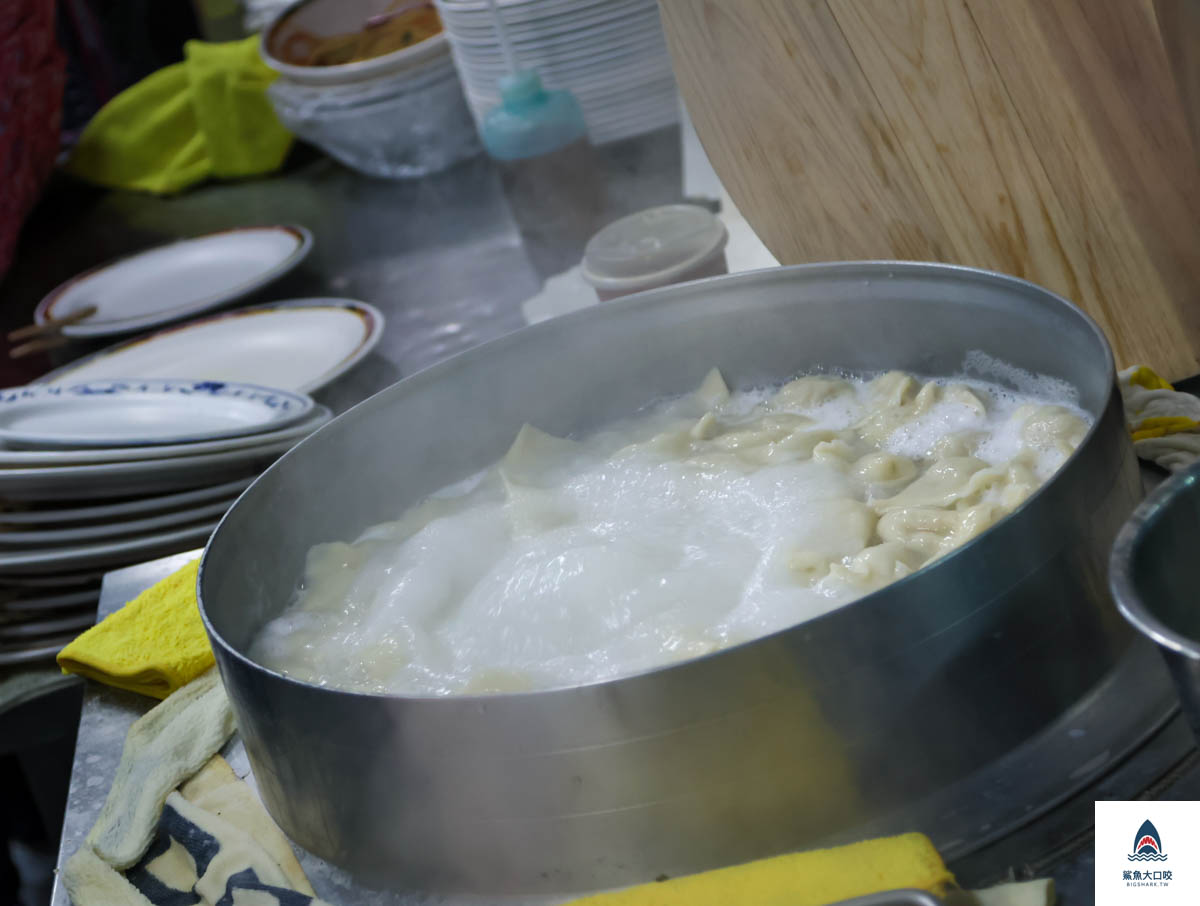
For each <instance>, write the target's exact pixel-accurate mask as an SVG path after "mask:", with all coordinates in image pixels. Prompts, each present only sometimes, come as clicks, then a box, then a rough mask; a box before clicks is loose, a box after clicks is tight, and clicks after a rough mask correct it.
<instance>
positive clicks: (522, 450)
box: [499, 425, 580, 485]
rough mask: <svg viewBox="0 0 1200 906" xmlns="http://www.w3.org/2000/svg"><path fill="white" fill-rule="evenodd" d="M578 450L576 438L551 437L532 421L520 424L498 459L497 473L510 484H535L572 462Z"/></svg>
mask: <svg viewBox="0 0 1200 906" xmlns="http://www.w3.org/2000/svg"><path fill="white" fill-rule="evenodd" d="M579 452H580V445H579V444H578V443H577V442H576V441H573V440H568V439H567V438H565V437H555V436H554V435H553V434H547V433H546V432H545V431H540V430H538V429H537V428H535V427H533V425H522V426H521V430H520V431H518V432H517V439H516V440H514V441H513V444H512V446H511V447H509V448H508V452H507V453H505V454H504V458H503V459H502V460H500V466H499V469H500V474H501V476H503V478H504V480H505V481H507V482H511V483H513V484H529V485H538V484H540V483H543V482H545V481H547V480H548V479H549V478H550V477H551V475H552V474H554V473H557V472H558V471H560V470H562V469H565V468H566V467H567V466H569V465H570V464H571V463H572V462H574V461H575V459H576V457H578V455H579Z"/></svg>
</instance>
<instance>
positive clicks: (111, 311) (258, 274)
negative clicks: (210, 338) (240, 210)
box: [33, 226, 312, 337]
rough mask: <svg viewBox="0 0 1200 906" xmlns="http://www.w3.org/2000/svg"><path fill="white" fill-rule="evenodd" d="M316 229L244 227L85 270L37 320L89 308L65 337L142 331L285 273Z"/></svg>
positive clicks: (53, 295) (41, 306) (53, 296)
mask: <svg viewBox="0 0 1200 906" xmlns="http://www.w3.org/2000/svg"><path fill="white" fill-rule="evenodd" d="M311 248H312V234H311V233H310V232H309V231H308V230H306V229H305V228H304V227H302V226H261V227H241V228H238V229H232V230H222V231H221V232H219V233H209V234H208V235H207V236H198V237H196V238H195V239H183V240H180V241H178V242H171V243H168V244H167V245H160V246H157V247H156V248H152V249H147V250H146V251H144V252H138V253H137V254H134V255H130V256H128V257H126V258H118V259H117V260H116V261H110V262H108V263H107V264H102V265H100V266H99V267H95V268H92V269H91V270H89V271H84V272H83V273H82V274H79V275H78V276H75V277H72V278H71V279H70V280H68V281H67V282H66V283H63V284H61V285H60V286H58V287H57V288H55V289H53V290H51V292H50V294H49V295H47V296H46V297H45V298H44V299H42V301H41V302H40V303H38V307H37V309H36V310H35V311H34V313H33V319H34V321H36V322H37V323H38V324H45V323H46V322H47V321H48V320H49V319H50V318H63V317H66V316H67V315H70V314H71V313H72V312H74V311H78V310H79V309H81V308H83V307H84V306H85V305H95V306H96V313H95V314H94V315H92V316H91V317H89V318H86V319H85V320H83V321H81V322H80V323H78V324H72V325H69V326H67V327H64V328H63V334H64V335H66V336H68V337H99V336H107V335H109V334H118V333H129V332H131V331H135V330H143V329H145V328H147V327H154V326H156V325H158V324H166V323H167V322H169V321H177V320H179V319H180V318H186V317H187V316H188V315H194V314H197V313H198V312H202V311H208V310H209V309H210V308H215V307H217V306H218V305H223V304H224V303H226V302H230V301H232V300H234V299H237V298H239V297H241V296H244V295H246V294H247V293H250V292H252V291H254V290H256V289H259V288H260V287H263V286H265V285H266V284H268V283H270V282H271V281H272V280H274V279H276V278H277V277H281V276H283V275H284V274H286V273H287V272H288V271H290V270H291V269H292V268H294V267H295V266H296V265H297V264H299V263H300V262H301V261H303V260H304V257H305V256H306V255H307V254H308V252H309V249H311Z"/></svg>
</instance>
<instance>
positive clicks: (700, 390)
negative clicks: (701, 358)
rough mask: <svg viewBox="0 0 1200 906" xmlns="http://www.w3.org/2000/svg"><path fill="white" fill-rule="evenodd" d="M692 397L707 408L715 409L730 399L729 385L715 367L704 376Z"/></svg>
mask: <svg viewBox="0 0 1200 906" xmlns="http://www.w3.org/2000/svg"><path fill="white" fill-rule="evenodd" d="M692 397H693V398H694V399H695V400H696V401H697V402H699V403H700V404H701V405H702V406H703V407H704V408H705V409H713V408H716V407H717V406H719V405H720V404H721V403H723V402H725V401H726V400H728V399H729V385H728V384H726V383H725V378H723V377H721V372H720V371H718V370H717V369H716V368H713V369H712V370H711V371H709V372H708V374H706V375H705V376H704V380H703V381H701V382H700V386H699V387H697V388H696V392H695V393H693V394H692Z"/></svg>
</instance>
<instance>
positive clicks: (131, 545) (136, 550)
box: [0, 519, 219, 581]
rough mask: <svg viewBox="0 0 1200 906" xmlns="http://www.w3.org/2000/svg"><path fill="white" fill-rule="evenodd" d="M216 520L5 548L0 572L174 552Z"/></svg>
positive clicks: (106, 563) (105, 564) (200, 540)
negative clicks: (51, 545) (66, 543)
mask: <svg viewBox="0 0 1200 906" xmlns="http://www.w3.org/2000/svg"><path fill="white" fill-rule="evenodd" d="M218 521H219V520H217V519H210V520H207V521H205V522H203V523H200V524H199V525H196V524H192V525H185V526H179V527H176V528H171V529H166V530H164V531H160V532H153V533H150V534H146V535H138V536H137V537H134V538H119V539H117V540H114V541H98V542H95V543H92V544H80V545H75V546H72V547H61V548H55V549H54V550H43V549H41V548H38V549H35V550H31V551H5V552H4V553H0V576H4V577H5V578H8V579H9V580H10V581H15V580H19V579H20V578H21V576H22V574H24V573H44V572H48V571H51V570H60V569H68V570H83V569H90V568H96V567H100V568H104V569H108V568H112V567H116V566H124V565H128V564H131V563H140V562H141V561H143V560H153V559H155V558H156V557H165V556H166V555H167V554H177V553H179V552H180V551H186V550H191V549H192V548H194V547H197V546H202V545H204V544H205V543H206V542H207V541H208V536H209V535H211V534H212V533H213V529H215V528H216V527H217V522H218Z"/></svg>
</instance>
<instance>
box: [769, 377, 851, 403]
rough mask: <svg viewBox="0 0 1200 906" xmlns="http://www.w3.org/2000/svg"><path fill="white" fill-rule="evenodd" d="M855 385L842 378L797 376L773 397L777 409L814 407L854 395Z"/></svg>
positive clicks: (772, 401) (772, 400)
mask: <svg viewBox="0 0 1200 906" xmlns="http://www.w3.org/2000/svg"><path fill="white" fill-rule="evenodd" d="M853 394H854V386H853V385H852V384H851V383H850V382H849V381H845V380H842V379H841V378H829V377H818V376H816V375H810V376H808V377H802V378H796V380H794V381H789V382H788V383H786V384H784V385H783V386H782V387H780V388H779V391H778V392H777V393H776V394H775V396H774V397H772V398H771V405H772V406H773V407H774V408H777V409H813V408H815V407H817V406H820V405H822V404H824V403H827V402H829V401H830V400H833V399H837V398H838V397H841V396H846V395H853Z"/></svg>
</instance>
